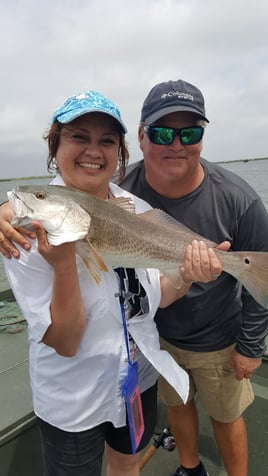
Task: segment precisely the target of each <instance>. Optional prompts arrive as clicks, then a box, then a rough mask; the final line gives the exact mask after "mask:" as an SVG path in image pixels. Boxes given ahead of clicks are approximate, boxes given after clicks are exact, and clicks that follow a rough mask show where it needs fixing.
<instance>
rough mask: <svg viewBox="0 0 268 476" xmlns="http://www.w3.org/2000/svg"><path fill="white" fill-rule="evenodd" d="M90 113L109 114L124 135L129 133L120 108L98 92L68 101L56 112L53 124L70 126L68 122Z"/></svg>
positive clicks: (89, 92) (90, 92)
mask: <svg viewBox="0 0 268 476" xmlns="http://www.w3.org/2000/svg"><path fill="white" fill-rule="evenodd" d="M89 112H103V113H104V114H108V115H109V116H111V117H113V118H114V119H115V120H116V121H117V122H118V123H119V125H120V128H121V130H122V132H123V133H124V134H125V133H126V132H127V128H126V126H125V124H124V123H123V121H122V119H121V114H120V111H119V109H118V107H117V106H116V105H115V104H114V103H113V102H112V101H111V100H110V99H108V98H106V97H105V96H103V94H101V93H99V92H97V91H86V92H84V93H79V94H76V95H74V96H71V97H69V98H68V99H66V101H65V102H64V103H63V104H62V105H61V106H60V107H59V108H58V109H57V110H56V111H55V112H54V114H53V117H52V124H54V123H55V122H56V121H58V122H60V123H62V124H68V122H71V121H73V120H74V119H76V118H77V117H80V116H83V115H84V114H87V113H89Z"/></svg>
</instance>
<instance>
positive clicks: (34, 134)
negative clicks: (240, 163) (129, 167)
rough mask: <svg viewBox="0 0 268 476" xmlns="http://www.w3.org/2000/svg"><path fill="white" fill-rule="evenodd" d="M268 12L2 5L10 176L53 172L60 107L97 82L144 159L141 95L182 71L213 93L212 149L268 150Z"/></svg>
mask: <svg viewBox="0 0 268 476" xmlns="http://www.w3.org/2000/svg"><path fill="white" fill-rule="evenodd" d="M267 14H268V4H267V2H266V0H256V1H255V2H251V3H247V4H245V1H244V0H236V1H235V2H233V1H231V0H218V1H217V2H215V0H204V1H203V2H200V0H143V1H142V0H136V1H135V2H126V1H125V0H113V2H111V1H110V0H98V1H97V0H95V1H92V0H76V2H75V3H74V2H73V0H64V1H63V0H54V1H51V0H47V1H46V2H36V1H35V0H23V1H22V0H13V1H12V2H1V5H0V27H1V28H0V40H1V41H0V45H1V46H0V59H1V108H0V128H1V134H0V154H1V161H2V163H5V168H4V170H2V171H1V175H2V177H10V176H12V177H14V176H21V175H23V176H25V175H35V174H39V173H40V174H43V173H44V170H46V168H45V160H46V159H45V157H46V150H45V146H44V144H43V143H42V134H43V132H44V130H45V129H46V128H47V127H48V124H49V121H50V118H51V115H52V113H53V111H54V109H55V108H56V107H57V106H58V105H60V104H61V103H62V102H63V101H64V99H65V98H66V97H67V96H69V95H72V94H74V93H76V92H77V93H78V92H80V91H83V90H88V89H96V90H99V91H101V92H103V93H104V94H106V95H107V96H108V97H110V98H111V99H113V100H114V101H115V102H116V103H117V104H118V106H119V107H120V109H121V112H122V116H123V118H124V121H125V123H126V124H127V125H128V130H129V133H128V136H127V139H128V143H129V145H130V153H131V160H132V161H134V160H138V159H139V158H140V157H141V155H140V151H139V148H138V142H137V125H138V122H139V116H140V110H141V106H142V102H143V100H144V98H145V96H146V94H147V93H148V92H149V89H150V88H151V87H152V86H153V85H154V84H156V83H157V82H161V81H167V80H169V79H179V78H182V79H185V80H187V81H189V82H192V83H193V84H196V85H197V86H198V87H199V88H200V89H201V90H202V92H203V93H204V96H205V98H206V109H207V115H208V117H209V119H210V121H211V122H210V124H209V125H208V127H207V130H206V134H205V139H204V149H203V152H204V156H206V157H207V158H208V159H209V160H211V161H220V160H236V159H244V158H252V157H264V156H268V150H267V149H268V147H267V145H268V144H267V139H266V131H267V122H268V115H267V107H268V98H267V84H268V82H267V80H268V31H267V26H266V19H267ZM4 161H5V162H4Z"/></svg>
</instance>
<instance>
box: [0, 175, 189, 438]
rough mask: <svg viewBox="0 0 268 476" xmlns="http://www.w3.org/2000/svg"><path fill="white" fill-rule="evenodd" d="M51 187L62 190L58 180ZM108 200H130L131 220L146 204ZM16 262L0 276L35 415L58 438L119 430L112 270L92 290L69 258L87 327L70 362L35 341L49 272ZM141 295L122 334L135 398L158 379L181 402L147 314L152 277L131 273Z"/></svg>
mask: <svg viewBox="0 0 268 476" xmlns="http://www.w3.org/2000/svg"><path fill="white" fill-rule="evenodd" d="M53 184H58V185H59V184H60V185H64V184H63V182H62V179H61V177H60V176H57V177H56V179H54V180H53ZM110 189H111V192H112V193H113V195H114V196H131V198H132V199H133V201H134V202H135V205H136V210H137V213H140V212H142V211H145V210H146V209H148V208H150V207H149V206H148V205H147V204H146V202H144V201H142V200H140V199H138V198H136V197H134V196H132V195H131V194H129V193H128V192H125V191H123V190H122V189H120V188H119V187H118V186H116V185H114V184H111V186H110ZM20 253H21V257H20V259H19V260H15V259H11V260H7V259H4V263H5V270H6V274H7V277H8V280H9V283H10V286H11V288H12V290H13V292H14V295H15V297H16V300H17V302H18V304H19V306H20V307H21V309H22V312H23V314H24V316H25V318H26V320H27V323H28V336H29V367H30V380H31V387H32V394H33V405H34V411H35V413H36V414H37V415H38V416H39V417H40V418H42V419H43V420H45V421H47V422H48V423H50V424H51V425H53V426H56V427H58V428H61V429H63V430H65V431H74V432H76V431H83V430H86V429H89V428H93V427H95V426H97V425H99V424H100V423H102V422H105V421H110V422H112V423H113V424H114V426H115V427H119V426H123V425H125V421H126V414H125V402H124V399H123V397H122V396H121V388H122V383H123V382H124V379H125V377H126V373H127V366H128V362H127V350H126V343H125V337H124V331H123V325H122V316H121V309H120V303H119V299H118V292H119V287H118V276H117V275H116V273H115V272H114V270H113V269H112V268H109V270H108V272H107V273H102V279H101V283H100V285H97V284H96V283H95V282H94V280H93V279H92V278H91V276H90V275H89V274H88V272H87V270H86V268H85V266H84V263H83V262H82V260H81V258H80V257H79V256H78V255H77V258H76V259H77V269H78V275H79V283H80V289H81V294H82V298H83V302H84V308H85V313H86V318H87V324H86V327H85V331H84V334H83V337H82V339H81V342H80V345H79V348H78V351H77V353H76V355H75V356H74V357H63V356H61V355H59V354H57V352H56V351H55V350H54V349H53V348H52V347H49V346H47V345H45V344H44V343H43V342H42V338H43V336H44V334H45V333H46V331H47V329H48V327H49V326H50V324H51V314H50V301H51V295H52V286H53V269H52V267H51V266H50V265H49V264H48V263H47V261H46V260H45V259H44V258H43V257H42V256H41V255H40V254H39V253H38V250H37V241H36V240H33V242H32V249H31V251H30V252H26V251H24V250H23V249H20ZM136 275H137V277H138V279H139V281H140V283H141V285H142V286H143V288H144V290H145V292H146V299H147V300H148V305H149V306H148V308H149V309H148V312H146V313H144V314H142V315H139V316H136V317H135V316H134V317H132V318H131V319H129V320H128V321H127V327H128V332H129V334H130V335H131V336H132V337H133V339H134V341H135V342H136V344H137V346H138V348H139V350H140V351H141V352H140V353H138V362H139V369H140V371H139V380H140V387H141V392H143V391H144V390H146V389H148V388H149V387H150V386H152V385H153V384H154V383H155V381H156V379H157V376H158V372H160V373H162V374H163V375H164V376H165V377H166V378H167V380H168V381H169V382H170V383H171V385H173V386H174V387H175V388H176V390H177V391H178V393H180V395H181V396H182V398H183V399H184V400H185V399H186V398H187V393H188V377H187V375H186V374H185V372H184V371H182V369H180V367H179V366H178V365H177V364H176V363H175V361H174V360H173V359H172V358H171V356H170V355H169V354H168V353H167V352H165V351H162V350H160V349H159V337H158V332H157V329H156V325H155V322H154V315H155V312H156V310H157V308H158V306H159V302H160V297H161V292H160V273H159V271H157V270H152V269H151V270H141V269H139V270H136Z"/></svg>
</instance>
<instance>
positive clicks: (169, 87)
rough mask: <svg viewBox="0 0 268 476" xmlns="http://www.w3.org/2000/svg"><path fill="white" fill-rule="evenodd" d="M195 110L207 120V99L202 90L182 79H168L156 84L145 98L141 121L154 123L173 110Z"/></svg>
mask: <svg viewBox="0 0 268 476" xmlns="http://www.w3.org/2000/svg"><path fill="white" fill-rule="evenodd" d="M184 111H185V112H194V113H195V114H197V115H198V116H199V117H200V118H201V119H203V120H204V121H206V122H209V120H208V119H207V118H206V111H205V101H204V97H203V94H202V93H201V91H200V90H199V89H198V88H197V87H196V86H194V85H193V84H190V83H187V82H186V81H183V80H182V79H178V80H177V81H167V82H165V83H159V84H157V85H156V86H154V87H153V88H152V89H151V91H150V92H149V94H148V96H147V97H146V98H145V100H144V103H143V106H142V111H141V122H144V123H145V124H147V125H149V126H150V125H152V124H154V122H156V121H157V120H158V119H160V118H161V117H163V116H166V115H167V114H170V113H172V112H184Z"/></svg>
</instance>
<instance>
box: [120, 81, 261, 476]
mask: <svg viewBox="0 0 268 476" xmlns="http://www.w3.org/2000/svg"><path fill="white" fill-rule="evenodd" d="M208 122H209V121H208V119H207V117H206V113H205V105H204V98H203V95H202V93H201V92H200V90H199V89H198V88H197V87H195V86H193V85H192V84H189V83H187V82H185V81H183V80H178V81H168V82H164V83H161V84H157V85H156V86H155V87H154V88H153V89H152V90H151V91H150V92H149V94H148V96H147V97H146V99H145V101H144V104H143V107H142V111H141V121H140V126H139V141H140V148H141V150H142V152H143V156H144V160H142V161H140V162H136V163H134V164H131V165H130V166H129V167H128V169H127V174H126V177H125V178H124V179H123V181H121V183H120V185H121V186H122V187H123V188H126V189H127V190H130V191H131V192H133V193H135V194H136V195H138V196H140V197H142V198H143V199H145V200H146V201H147V202H149V203H150V204H151V205H152V206H153V207H155V208H161V209H163V210H164V211H166V212H167V213H169V214H170V215H172V216H173V217H174V218H175V219H177V220H179V221H180V222H182V223H184V224H185V225H187V226H188V227H189V228H191V229H192V230H194V231H195V232H197V233H199V234H201V235H203V236H205V237H206V238H209V239H210V240H213V241H214V242H217V243H220V242H222V241H224V240H228V241H230V242H231V247H232V249H233V250H256V251H261V250H262V251H268V217H267V212H266V210H265V207H264V205H263V204H262V202H261V199H260V198H259V196H258V195H257V194H256V193H255V192H254V191H253V190H252V188H251V187H250V186H249V185H248V184H247V183H245V182H244V181H243V180H242V179H241V178H239V177H238V176H236V175H234V174H232V173H230V172H228V171H226V170H224V169H223V168H221V167H219V166H217V165H215V164H213V163H209V162H208V161H206V160H204V159H203V158H201V157H200V154H201V151H202V137H203V133H204V127H205V125H206V123H208ZM229 122H230V121H229ZM237 127H239V125H238V126H237ZM185 286H187V287H188V289H189V291H188V293H187V295H186V296H185V297H184V298H182V299H180V300H179V301H177V302H176V303H174V304H173V305H171V306H169V307H168V308H166V309H159V311H158V313H157V315H156V322H157V325H158V329H159V333H160V336H161V337H162V339H161V345H162V348H163V349H166V350H168V351H169V352H170V353H171V354H172V355H173V356H174V357H175V359H176V360H177V362H178V363H179V364H180V365H182V366H183V367H184V368H185V369H186V370H187V371H188V373H189V376H190V381H191V390H190V397H189V400H188V402H187V404H186V405H183V404H182V402H181V401H180V399H179V397H178V395H176V393H175V392H174V391H173V390H172V389H171V388H170V386H169V385H168V384H167V383H166V382H165V381H164V380H163V379H160V381H159V390H160V394H161V396H162V399H163V401H164V402H165V404H166V405H167V413H168V418H169V424H170V428H171V431H172V433H173V435H174V437H175V440H176V445H177V449H178V454H179V461H180V467H179V468H177V470H176V471H175V473H174V475H172V476H205V475H207V472H206V470H205V467H204V465H203V463H202V462H201V461H200V460H199V455H198V434H199V429H198V413H197V409H196V405H195V400H194V398H193V397H194V395H195V393H196V392H197V394H198V396H199V400H200V402H201V403H202V405H203V407H204V409H205V410H206V412H207V413H208V415H209V416H210V418H211V422H212V426H213V430H214V435H215V439H216V442H217V445H218V448H219V451H220V453H221V456H222V458H223V461H224V464H225V467H226V470H227V473H228V476H246V475H247V434H246V427H245V422H244V419H243V416H242V414H243V412H244V410H245V409H246V408H247V407H248V405H250V404H251V402H252V401H253V399H254V395H253V391H252V387H251V384H250V381H249V378H250V377H251V375H252V373H253V372H254V370H255V369H256V368H257V367H258V366H259V365H260V364H261V358H262V355H263V354H264V351H265V336H266V335H267V327H268V324H267V320H268V319H267V316H268V312H267V310H266V309H264V308H263V307H262V306H260V305H259V304H258V303H257V302H256V301H255V300H254V299H253V298H252V297H251V296H250V295H249V293H248V292H247V291H246V290H245V289H244V288H242V289H241V286H240V284H239V283H238V282H237V281H236V280H235V279H234V278H233V277H231V276H230V275H229V274H226V273H222V275H221V276H220V278H219V279H217V280H216V281H215V282H211V283H209V284H201V283H193V284H191V283H188V284H187V283H186V284H185Z"/></svg>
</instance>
